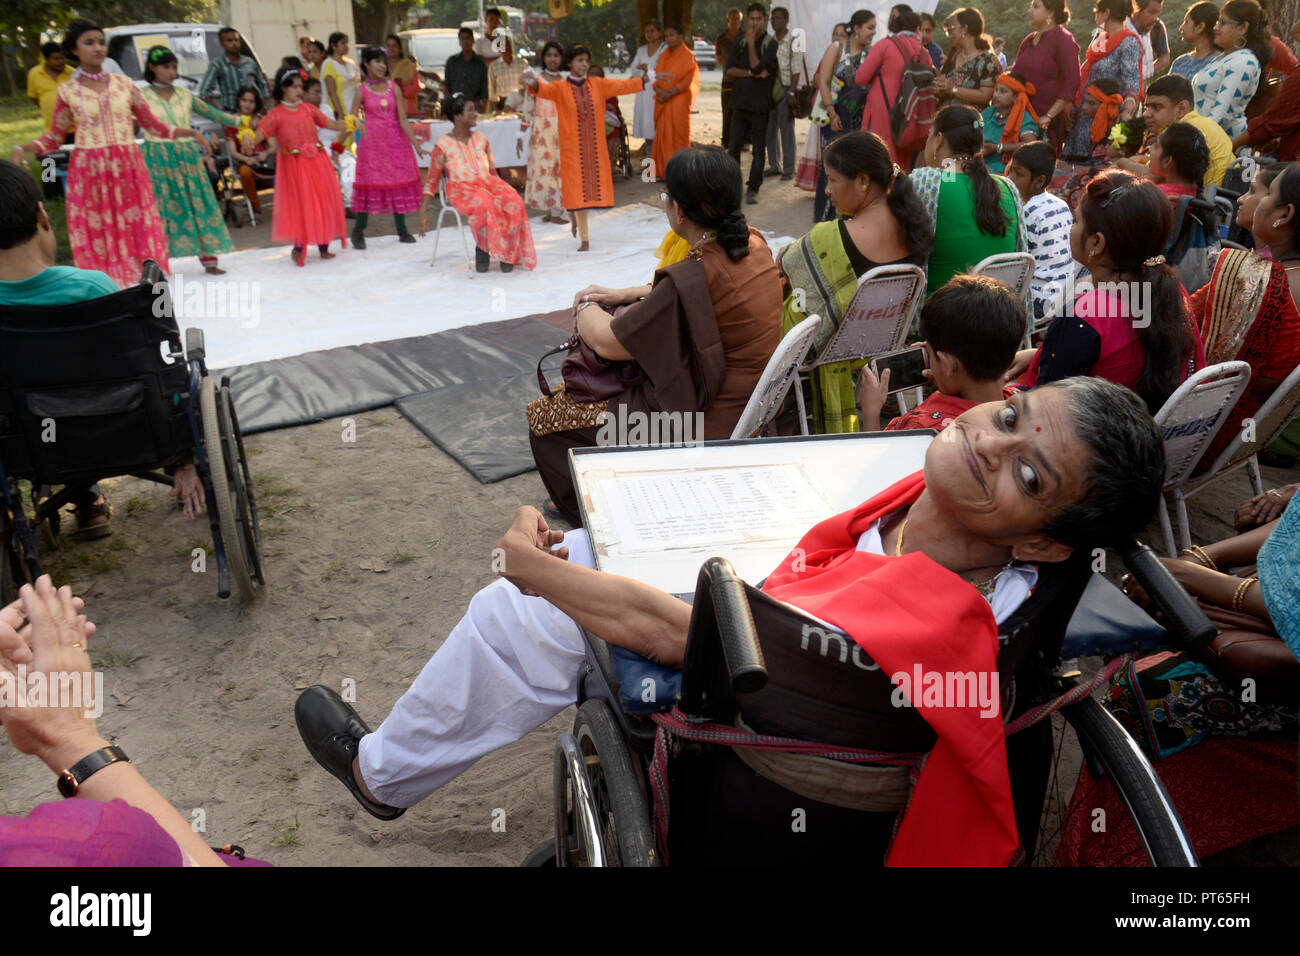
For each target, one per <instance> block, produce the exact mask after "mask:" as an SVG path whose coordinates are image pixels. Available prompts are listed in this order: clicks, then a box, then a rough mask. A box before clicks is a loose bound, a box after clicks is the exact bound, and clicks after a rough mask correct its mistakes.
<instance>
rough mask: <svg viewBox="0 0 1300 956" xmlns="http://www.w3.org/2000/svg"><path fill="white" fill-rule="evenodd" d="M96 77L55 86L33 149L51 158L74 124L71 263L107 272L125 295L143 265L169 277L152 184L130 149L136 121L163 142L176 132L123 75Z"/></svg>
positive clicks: (70, 164) (69, 204) (137, 155)
mask: <svg viewBox="0 0 1300 956" xmlns="http://www.w3.org/2000/svg"><path fill="white" fill-rule="evenodd" d="M99 76H100V77H102V79H95V80H91V81H89V82H83V81H81V80H80V79H73V80H69V81H68V82H66V83H61V84H59V89H58V98H57V99H56V100H55V103H54V114H53V116H51V118H50V128H49V130H48V131H47V132H46V133H45V134H44V135H43V136H41V137H40V138H39V139H37V140H36V146H37V148H38V149H39V150H40V151H41V152H42V153H49V152H53V151H54V150H56V149H58V148H59V147H60V146H62V145H63V140H64V138H65V137H66V136H67V135H68V131H69V130H70V129H72V128H73V125H74V123H75V125H76V131H77V132H76V135H77V138H76V149H74V150H73V151H72V158H71V159H70V160H69V161H68V201H67V216H68V241H69V243H70V244H71V246H72V259H73V261H74V262H76V264H77V266H78V268H81V269H98V270H100V271H102V272H106V273H108V274H109V276H111V277H112V279H113V281H114V282H116V283H117V284H118V285H119V286H121V287H122V288H124V289H125V288H127V287H128V286H132V285H134V284H135V283H137V282H139V281H140V267H141V264H142V263H143V262H144V261H145V260H146V259H153V260H154V261H155V262H157V263H158V265H159V266H161V267H162V270H163V271H164V272H170V271H171V265H170V263H169V262H168V261H167V233H166V232H164V231H163V224H162V219H161V218H160V217H159V215H158V207H157V205H156V204H155V202H154V191H153V180H151V179H150V178H149V170H148V167H146V166H145V163H144V157H142V156H141V155H140V150H139V148H138V147H137V146H136V145H135V123H136V122H137V121H138V122H139V123H140V125H141V126H143V127H144V128H145V129H146V130H148V131H149V132H151V133H153V134H154V135H155V136H159V137H162V138H164V139H174V138H175V136H176V132H177V131H176V129H175V128H174V127H171V126H168V125H166V124H165V123H163V122H162V121H161V120H160V119H158V117H156V116H155V115H154V114H153V111H152V110H150V109H149V106H148V104H147V103H146V102H145V99H144V96H143V95H142V94H141V93H140V90H139V89H137V88H136V85H135V84H134V83H132V82H131V81H130V80H129V79H128V78H127V77H125V76H118V75H116V74H109V73H102V74H99Z"/></svg>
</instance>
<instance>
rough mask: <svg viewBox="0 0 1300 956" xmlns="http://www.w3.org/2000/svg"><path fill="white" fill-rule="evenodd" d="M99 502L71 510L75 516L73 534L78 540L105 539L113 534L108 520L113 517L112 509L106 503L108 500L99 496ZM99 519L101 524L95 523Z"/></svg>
mask: <svg viewBox="0 0 1300 956" xmlns="http://www.w3.org/2000/svg"><path fill="white" fill-rule="evenodd" d="M99 497H100V500H99V501H97V502H94V503H92V504H89V505H85V506H82V505H78V506H77V507H76V508H74V509H73V512H74V513H75V514H76V516H77V530H76V531H75V532H74V534H75V535H76V537H78V538H106V537H108V536H109V535H110V534H112V533H113V528H112V525H111V524H110V523H109V519H110V518H112V517H113V509H112V507H111V506H110V505H109V503H108V499H107V498H105V497H104V496H103V495H100V496H99ZM99 518H103V519H104V520H103V522H102V523H96V522H97V521H98V519H99Z"/></svg>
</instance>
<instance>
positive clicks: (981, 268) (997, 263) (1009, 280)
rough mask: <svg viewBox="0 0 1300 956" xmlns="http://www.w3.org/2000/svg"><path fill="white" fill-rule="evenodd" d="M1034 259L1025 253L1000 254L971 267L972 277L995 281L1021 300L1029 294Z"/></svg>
mask: <svg viewBox="0 0 1300 956" xmlns="http://www.w3.org/2000/svg"><path fill="white" fill-rule="evenodd" d="M1034 266H1035V262H1034V257H1033V256H1031V255H1030V254H1029V253H1027V252H1000V253H998V254H997V255H995V256H989V257H988V258H987V259H982V260H980V261H979V262H977V263H975V265H973V266H971V270H970V274H971V275H973V276H987V277H988V278H990V279H996V280H997V281H998V282H1001V283H1002V284H1003V285H1004V286H1006V287H1007V288H1008V289H1010V290H1011V291H1012V292H1014V293H1015V294H1016V298H1018V299H1023V298H1024V297H1025V296H1026V295H1027V294H1028V293H1029V282H1030V280H1031V279H1033V277H1034Z"/></svg>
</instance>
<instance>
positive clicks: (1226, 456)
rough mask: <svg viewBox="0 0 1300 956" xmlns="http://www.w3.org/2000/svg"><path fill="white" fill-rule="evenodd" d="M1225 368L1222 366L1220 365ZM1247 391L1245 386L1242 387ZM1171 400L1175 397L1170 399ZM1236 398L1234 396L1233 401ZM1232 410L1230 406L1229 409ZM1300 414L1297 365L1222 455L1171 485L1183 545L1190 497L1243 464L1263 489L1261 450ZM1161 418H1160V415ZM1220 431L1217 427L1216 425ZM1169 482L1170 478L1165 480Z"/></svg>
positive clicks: (1257, 489) (1186, 540) (1255, 485)
mask: <svg viewBox="0 0 1300 956" xmlns="http://www.w3.org/2000/svg"><path fill="white" fill-rule="evenodd" d="M1224 364H1226V365H1245V364H1246V363H1245V362H1227V363H1224ZM1217 367H1218V368H1222V367H1223V366H1217ZM1242 391H1245V387H1244V386H1243V387H1242ZM1170 400H1171V401H1172V399H1170ZM1236 402H1237V400H1236V399H1235V398H1234V399H1233V401H1232V404H1233V405H1235V404H1236ZM1229 410H1231V409H1229ZM1297 418H1300V365H1297V366H1296V367H1295V368H1294V369H1293V370H1292V371H1291V374H1290V375H1288V376H1287V377H1286V378H1285V379H1284V380H1283V381H1282V384H1280V385H1278V387H1277V388H1275V389H1274V390H1273V394H1272V395H1270V396H1269V397H1268V400H1267V401H1265V402H1264V404H1263V405H1261V406H1260V409H1259V411H1258V412H1256V413H1255V415H1254V417H1252V418H1248V419H1246V421H1245V423H1244V425H1243V427H1242V428H1239V429H1238V430H1237V434H1235V435H1234V436H1233V437H1232V441H1230V442H1229V443H1228V444H1227V446H1225V447H1224V449H1223V451H1221V452H1219V457H1218V458H1216V459H1214V462H1213V463H1212V464H1211V465H1210V467H1209V468H1208V469H1206V471H1205V472H1204V473H1203V474H1200V475H1197V476H1196V477H1195V478H1192V477H1191V476H1190V475H1191V473H1190V471H1189V472H1188V477H1186V478H1184V479H1183V481H1181V482H1180V483H1179V484H1178V485H1177V486H1176V487H1173V488H1170V489H1168V490H1169V491H1170V492H1171V493H1172V494H1173V496H1174V500H1175V501H1176V502H1177V504H1178V522H1179V532H1180V533H1181V535H1182V538H1181V541H1182V543H1181V547H1184V548H1186V547H1188V546H1189V545H1190V544H1191V543H1192V542H1191V537H1190V535H1189V533H1188V528H1187V500H1188V499H1189V498H1191V497H1192V495H1194V494H1196V493H1197V492H1198V491H1200V490H1201V489H1202V488H1204V487H1205V486H1206V485H1208V484H1209V483H1210V482H1212V481H1214V480H1215V479H1217V478H1222V477H1223V476H1224V475H1226V474H1228V473H1229V472H1232V471H1236V470H1237V469H1238V468H1240V467H1242V466H1243V465H1244V466H1245V467H1246V472H1247V473H1248V474H1249V475H1250V484H1251V487H1252V488H1253V489H1254V491H1255V494H1257V495H1262V494H1263V493H1264V480H1263V478H1262V477H1261V476H1260V473H1259V457H1258V455H1259V450H1260V449H1261V448H1267V447H1268V446H1269V445H1271V444H1272V443H1273V441H1274V440H1275V439H1276V438H1277V437H1278V435H1280V434H1282V430H1283V429H1285V428H1286V427H1287V426H1288V425H1290V424H1291V423H1292V422H1293V421H1295V420H1296V419H1297ZM1157 420H1158V419H1157ZM1216 431H1217V429H1216ZM1166 485H1168V482H1166Z"/></svg>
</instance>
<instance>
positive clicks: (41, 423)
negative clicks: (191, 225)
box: [0, 260, 266, 603]
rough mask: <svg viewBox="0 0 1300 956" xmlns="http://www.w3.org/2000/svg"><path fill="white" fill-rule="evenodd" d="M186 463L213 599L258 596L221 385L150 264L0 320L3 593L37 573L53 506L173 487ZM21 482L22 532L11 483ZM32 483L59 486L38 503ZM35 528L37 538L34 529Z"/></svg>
mask: <svg viewBox="0 0 1300 956" xmlns="http://www.w3.org/2000/svg"><path fill="white" fill-rule="evenodd" d="M186 455H192V456H193V459H194V464H195V467H196V469H197V471H198V473H199V476H200V478H201V480H202V482H203V492H204V495H205V498H206V502H207V506H206V507H207V513H208V522H209V525H210V528H211V532H212V545H213V552H214V555H215V557H216V563H217V594H218V596H220V597H223V598H225V597H229V596H230V594H231V584H232V582H233V584H234V588H235V590H237V591H238V592H239V595H240V597H241V599H243V600H245V601H247V600H251V599H252V598H253V597H254V595H255V593H256V587H257V586H260V585H265V583H266V579H265V576H264V573H263V562H262V541H261V532H260V530H259V527H258V521H257V503H256V500H255V497H254V492H253V482H252V478H251V476H250V474H249V470H248V460H247V457H246V455H245V453H244V441H243V437H242V435H241V434H240V431H239V419H238V417H237V416H236V414H235V402H234V397H233V396H232V395H231V392H230V381H229V378H227V377H223V378H222V380H221V382H220V383H219V384H218V383H217V382H215V381H214V380H213V378H212V377H211V376H210V375H209V374H208V369H207V365H206V363H205V359H204V346H203V331H202V330H201V329H197V328H191V329H188V330H186V335H185V346H184V347H183V348H182V345H181V337H180V332H179V329H178V327H177V325H176V319H175V317H174V312H173V310H172V308H171V298H170V292H169V289H168V286H167V284H166V283H165V282H164V281H163V275H162V271H161V269H159V267H158V264H157V263H155V262H153V261H152V260H149V261H146V262H145V264H144V269H143V274H142V276H141V279H140V282H139V284H138V285H136V286H134V287H132V288H130V289H126V290H124V291H122V292H117V293H114V294H112V295H107V296H103V297H101V298H98V299H91V300H89V301H86V302H78V303H73V304H70V305H63V306H53V307H22V308H20V307H10V306H7V307H5V308H4V309H3V310H0V500H2V503H3V506H2V507H0V565H2V566H0V588H2V589H3V592H4V596H3V601H4V602H5V603H7V602H9V601H11V600H13V598H14V597H15V596H16V591H17V588H18V587H19V586H21V585H22V584H23V583H25V582H31V581H34V580H35V579H36V578H37V577H38V576H39V575H40V574H41V567H40V561H39V556H38V553H37V538H38V537H42V538H46V539H48V540H49V542H50V543H51V544H58V541H59V509H60V508H61V507H62V506H63V505H64V504H66V503H67V502H68V501H69V500H70V499H71V498H72V496H73V495H74V494H75V493H76V491H77V489H78V488H84V487H86V486H88V485H91V484H93V483H95V482H97V481H101V480H103V479H105V478H112V477H117V476H120V475H132V476H134V477H137V478H142V479H145V480H148V481H154V482H157V483H159V484H164V485H171V484H172V483H173V481H172V478H171V477H169V475H167V474H165V473H163V471H162V470H161V469H166V468H170V467H174V466H176V465H177V464H178V463H179V462H181V461H182V460H183V459H184V458H185V456H186ZM21 478H25V479H28V480H30V482H31V486H32V492H31V507H32V514H33V515H34V521H29V520H28V518H27V515H26V513H25V510H24V504H23V502H22V500H21V496H20V493H19V486H18V480H19V479H21ZM42 485H51V486H53V485H63V486H64V487H63V488H62V489H61V490H60V491H58V492H57V493H55V494H53V495H51V496H50V497H49V498H47V499H45V500H39V497H38V492H37V489H38V488H39V487H40V486H42ZM33 525H34V526H35V527H33Z"/></svg>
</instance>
